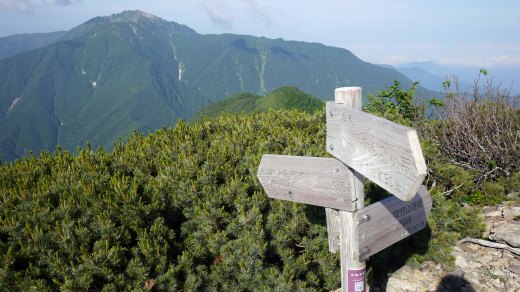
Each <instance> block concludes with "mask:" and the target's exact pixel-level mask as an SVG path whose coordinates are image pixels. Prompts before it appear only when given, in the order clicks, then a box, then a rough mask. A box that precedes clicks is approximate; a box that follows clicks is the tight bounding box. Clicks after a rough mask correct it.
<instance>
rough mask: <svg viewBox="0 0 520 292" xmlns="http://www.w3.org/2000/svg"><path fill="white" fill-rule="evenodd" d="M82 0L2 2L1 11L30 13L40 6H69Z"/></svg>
mask: <svg viewBox="0 0 520 292" xmlns="http://www.w3.org/2000/svg"><path fill="white" fill-rule="evenodd" d="M79 2H81V0H0V9H9V10H17V11H21V12H28V11H31V10H33V9H34V8H35V7H38V6H67V5H71V4H76V3H79Z"/></svg>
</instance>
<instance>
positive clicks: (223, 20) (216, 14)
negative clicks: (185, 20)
mask: <svg viewBox="0 0 520 292" xmlns="http://www.w3.org/2000/svg"><path fill="white" fill-rule="evenodd" d="M202 5H203V7H204V10H205V11H206V14H207V15H208V16H209V18H210V19H211V21H212V22H213V23H214V24H216V25H218V26H220V27H222V28H226V29H229V28H231V27H233V17H231V16H230V15H226V14H225V13H224V11H223V10H224V9H225V5H224V4H223V3H222V2H220V1H216V0H204V1H203V2H202Z"/></svg>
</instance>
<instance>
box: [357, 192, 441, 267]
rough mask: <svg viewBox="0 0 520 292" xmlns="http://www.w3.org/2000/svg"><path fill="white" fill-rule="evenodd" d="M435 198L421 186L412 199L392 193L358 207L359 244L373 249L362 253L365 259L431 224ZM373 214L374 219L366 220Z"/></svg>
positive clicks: (361, 257)
mask: <svg viewBox="0 0 520 292" xmlns="http://www.w3.org/2000/svg"><path fill="white" fill-rule="evenodd" d="M431 206H432V200H431V197H430V195H429V194H428V191H427V190H426V187H424V186H421V188H420V189H419V192H418V193H417V195H416V196H415V197H414V198H413V199H412V200H411V201H401V200H399V199H398V198H396V197H389V198H387V199H384V200H382V201H380V202H377V203H374V204H372V205H370V206H367V207H365V208H363V209H361V210H360V211H358V214H357V216H358V218H359V219H358V220H359V222H360V224H359V230H358V232H359V233H358V238H359V241H360V243H359V246H360V248H364V247H368V248H369V249H370V252H369V253H367V254H364V255H362V256H361V255H360V260H365V259H366V258H368V257H369V256H370V255H372V254H374V253H377V252H378V251H380V250H382V249H384V248H386V247H388V246H390V245H392V244H394V243H395V242H397V241H399V240H402V239H403V238H405V237H407V236H409V235H410V234H414V233H416V232H417V231H419V230H421V229H423V228H424V227H426V225H427V218H428V214H429V213H430V210H431ZM363 218H370V220H363Z"/></svg>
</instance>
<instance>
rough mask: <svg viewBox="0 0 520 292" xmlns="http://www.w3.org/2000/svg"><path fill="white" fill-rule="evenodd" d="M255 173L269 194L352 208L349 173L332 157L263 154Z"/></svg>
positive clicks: (320, 204)
mask: <svg viewBox="0 0 520 292" xmlns="http://www.w3.org/2000/svg"><path fill="white" fill-rule="evenodd" d="M257 177H258V179H259V180H260V183H261V184H262V186H263V188H264V190H265V192H266V193H267V196H269V197H270V198H276V199H282V200H287V201H293V202H299V203H305V204H310V205H316V206H323V207H328V208H335V209H340V210H346V211H354V210H355V203H353V198H352V196H351V193H352V185H353V178H352V173H351V172H350V171H348V168H347V167H346V166H345V165H344V164H343V163H342V162H341V161H339V160H337V159H335V158H320V157H303V156H285V155H270V154H266V155H264V156H262V160H261V161H260V166H259V167H258V173H257Z"/></svg>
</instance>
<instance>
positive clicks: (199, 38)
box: [0, 11, 411, 161]
mask: <svg viewBox="0 0 520 292" xmlns="http://www.w3.org/2000/svg"><path fill="white" fill-rule="evenodd" d="M158 19H159V20H158ZM0 67H1V68H5V70H2V71H1V72H0V84H4V85H3V86H2V87H0V131H1V132H2V133H3V135H2V136H1V137H0V160H2V161H6V160H7V161H10V160H12V159H14V158H18V157H21V156H22V155H26V154H27V153H28V151H35V152H39V151H40V150H41V149H43V150H53V149H54V148H55V147H56V145H61V146H62V148H63V149H67V150H74V149H75V148H76V147H77V146H80V145H85V144H86V143H87V142H90V143H92V145H93V146H94V147H98V146H102V147H104V148H106V149H111V148H112V145H113V143H114V142H115V141H117V139H118V138H120V137H122V138H123V139H124V138H125V137H127V136H128V135H129V134H130V133H131V132H132V131H134V130H137V131H139V132H143V133H147V132H152V131H155V130H157V129H160V128H162V127H164V126H170V125H172V124H174V123H176V121H177V120H178V119H189V118H190V117H191V116H192V115H193V114H195V113H196V112H197V111H199V110H200V109H202V107H203V106H205V105H207V104H210V103H212V102H215V101H217V100H220V99H225V98H226V97H229V96H231V95H233V94H236V93H239V92H251V93H253V94H260V95H264V94H266V93H267V92H270V91H272V90H274V89H276V88H279V87H283V86H296V87H298V88H300V89H302V90H303V91H304V92H306V93H308V94H311V95H314V96H317V97H319V98H320V99H322V100H325V99H332V97H333V92H334V89H335V88H336V87H343V86H362V87H363V88H364V93H365V94H366V93H370V92H373V93H375V91H376V90H378V89H381V88H383V87H385V86H388V85H390V84H391V83H392V81H393V80H394V79H395V80H399V81H400V82H401V84H403V86H408V85H410V84H411V81H410V80H409V79H407V78H406V77H405V76H404V75H402V74H400V73H398V72H397V71H395V70H392V69H387V68H382V67H380V66H376V65H373V64H370V63H368V62H364V61H363V60H361V59H359V58H358V57H356V56H355V55H354V54H352V52H350V51H349V50H346V49H342V48H335V47H329V46H325V45H323V44H319V43H307V42H298V41H284V40H282V39H268V38H262V37H254V36H248V35H234V34H222V35H201V34H198V33H197V32H196V31H194V30H192V29H191V28H189V27H187V26H184V25H181V24H177V23H175V22H169V21H165V20H160V18H158V17H152V16H149V15H148V14H145V13H144V12H141V11H137V12H136V11H125V12H123V13H120V14H113V15H111V16H108V17H104V18H103V17H101V18H93V19H91V20H89V21H87V22H85V23H83V24H81V25H79V26H77V27H75V28H73V29H72V30H70V31H69V32H67V33H66V35H64V36H63V37H62V39H61V40H60V41H58V42H55V43H52V44H50V45H47V46H45V47H41V48H38V49H35V50H31V51H26V52H23V53H20V54H18V55H15V56H12V57H10V58H7V59H3V60H0ZM15 101H16V102H15Z"/></svg>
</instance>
